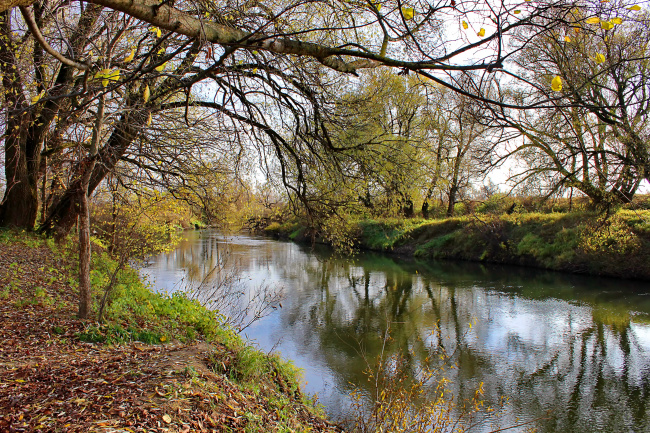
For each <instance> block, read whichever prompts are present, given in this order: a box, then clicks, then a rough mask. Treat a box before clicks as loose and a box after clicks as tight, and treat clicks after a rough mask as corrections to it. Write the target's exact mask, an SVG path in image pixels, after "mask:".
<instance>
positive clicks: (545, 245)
mask: <svg viewBox="0 0 650 433" xmlns="http://www.w3.org/2000/svg"><path fill="white" fill-rule="evenodd" d="M330 226H333V227H334V226H335V227H336V230H327V227H330ZM327 227H326V228H325V230H321V231H320V232H319V233H318V238H317V239H318V240H320V241H324V242H326V243H330V244H334V245H336V246H340V245H342V246H344V247H345V246H353V247H355V248H361V249H369V250H374V251H385V252H392V253H399V254H405V255H412V256H415V257H419V258H423V259H454V260H471V261H483V262H491V263H503V264H514V265H524V266H533V267H538V268H544V269H553V270H559V271H567V272H575V273H585V274H592V275H607V276H614V277H623V278H640V279H650V261H649V260H648V257H650V211H648V210H620V211H618V212H617V213H615V214H614V215H610V216H608V217H605V216H603V215H602V214H596V213H590V212H571V213H534V212H533V213H513V214H505V213H504V214H499V215H494V214H479V213H476V214H473V215H465V216H461V217H456V218H445V219H434V220H423V219H375V220H368V219H364V220H349V221H346V222H345V223H341V224H338V225H333V224H331V225H328V226H327ZM266 233H267V234H271V235H274V236H277V237H284V238H289V239H293V240H296V241H301V240H302V241H306V240H310V239H311V236H307V234H308V233H310V232H309V230H307V229H306V228H305V227H303V226H301V225H300V224H298V223H295V222H291V223H285V224H273V225H271V226H269V227H267V228H266Z"/></svg>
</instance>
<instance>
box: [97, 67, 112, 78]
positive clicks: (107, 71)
mask: <svg viewBox="0 0 650 433" xmlns="http://www.w3.org/2000/svg"><path fill="white" fill-rule="evenodd" d="M110 73H111V70H110V69H102V70H101V71H99V72H97V73H96V74H95V78H106V76H108V74H110Z"/></svg>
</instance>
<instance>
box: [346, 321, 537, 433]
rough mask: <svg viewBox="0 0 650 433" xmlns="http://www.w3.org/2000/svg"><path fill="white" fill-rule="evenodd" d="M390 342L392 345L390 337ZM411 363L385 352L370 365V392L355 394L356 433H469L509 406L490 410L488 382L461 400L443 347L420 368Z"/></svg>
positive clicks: (402, 355) (353, 419)
mask: <svg viewBox="0 0 650 433" xmlns="http://www.w3.org/2000/svg"><path fill="white" fill-rule="evenodd" d="M436 332H439V330H437V331H436ZM384 338H385V339H387V340H390V336H389V335H388V333H386V335H385V337H384ZM386 344H387V341H385V342H384V345H386ZM411 358H412V357H411V356H409V355H407V354H405V353H397V354H393V355H390V356H389V355H387V354H386V353H384V352H383V350H382V352H381V353H380V354H379V355H378V357H377V359H376V360H375V361H374V364H372V365H369V366H368V368H367V369H366V371H365V374H366V376H367V379H368V382H369V383H370V389H371V390H370V392H368V393H367V394H365V393H363V392H362V391H361V390H359V389H358V388H357V389H355V390H354V391H353V392H352V394H351V396H352V400H353V403H352V410H351V412H352V413H351V415H352V417H351V420H350V421H349V423H350V424H351V431H352V432H355V433H356V432H358V433H374V432H396V433H401V432H404V433H406V432H412V433H425V432H426V433H443V432H448V433H452V432H453V433H462V432H468V431H472V430H473V429H474V428H476V427H477V426H479V425H481V424H483V423H485V422H486V418H489V417H490V416H494V415H495V414H496V413H497V410H498V409H501V408H502V407H503V406H504V405H505V403H506V400H505V399H502V400H501V408H493V407H488V406H486V405H485V404H484V402H483V400H482V396H483V384H482V383H480V384H478V387H477V389H476V391H475V392H474V394H473V396H472V398H471V399H469V400H468V401H459V400H458V399H457V398H455V397H454V396H453V395H452V393H451V392H450V391H449V389H448V386H449V380H448V379H446V378H445V370H446V369H447V368H453V366H449V365H448V363H449V356H448V355H447V354H446V353H445V352H444V350H443V349H442V348H436V347H430V348H429V356H428V357H427V358H425V359H423V360H422V361H420V362H416V363H415V365H414V362H413V360H412V359H411ZM524 425H525V424H522V425H520V426H518V427H523V426H524Z"/></svg>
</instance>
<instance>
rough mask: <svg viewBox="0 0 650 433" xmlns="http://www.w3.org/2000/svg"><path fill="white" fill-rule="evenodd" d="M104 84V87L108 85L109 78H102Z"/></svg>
mask: <svg viewBox="0 0 650 433" xmlns="http://www.w3.org/2000/svg"><path fill="white" fill-rule="evenodd" d="M102 86H104V87H106V86H108V80H107V79H104V80H102Z"/></svg>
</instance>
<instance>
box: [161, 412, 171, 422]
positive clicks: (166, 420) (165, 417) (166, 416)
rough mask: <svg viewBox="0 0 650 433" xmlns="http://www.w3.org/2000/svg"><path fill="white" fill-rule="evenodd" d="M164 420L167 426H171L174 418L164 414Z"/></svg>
mask: <svg viewBox="0 0 650 433" xmlns="http://www.w3.org/2000/svg"><path fill="white" fill-rule="evenodd" d="M162 419H163V421H165V422H166V423H167V424H169V423H170V422H172V417H171V416H169V415H167V414H164V415H163V416H162Z"/></svg>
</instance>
